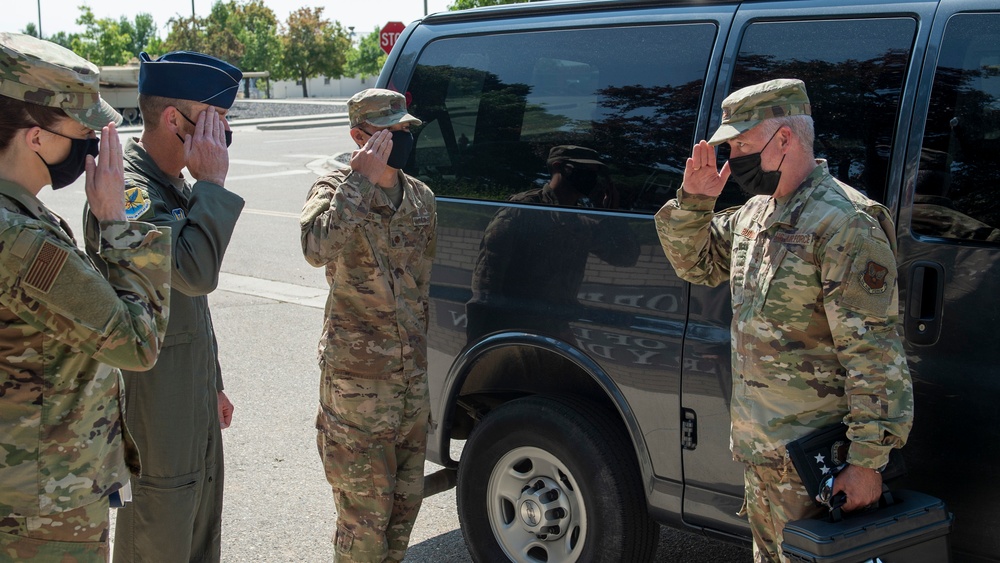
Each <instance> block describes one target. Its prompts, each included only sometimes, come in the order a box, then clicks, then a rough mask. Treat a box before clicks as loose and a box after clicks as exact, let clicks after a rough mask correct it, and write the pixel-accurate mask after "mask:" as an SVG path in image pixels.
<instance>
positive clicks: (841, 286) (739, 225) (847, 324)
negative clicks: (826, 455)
mask: <svg viewBox="0 0 1000 563" xmlns="http://www.w3.org/2000/svg"><path fill="white" fill-rule="evenodd" d="M734 95H735V94H734ZM803 96H804V92H803ZM728 100H729V98H727V101H728ZM724 106H725V102H724ZM747 129H748V128H747ZM720 130H721V128H720ZM744 130H746V129H744ZM730 138H731V137H730ZM713 139H714V138H713ZM817 164H818V165H817V166H816V168H815V169H814V170H813V171H812V173H811V174H810V175H809V176H808V177H807V178H806V179H805V181H804V182H803V183H802V184H801V185H800V186H799V187H798V188H796V189H795V191H794V192H792V193H791V194H790V195H788V196H785V197H783V198H780V199H776V198H772V197H770V196H756V197H753V198H751V199H750V200H749V201H748V202H747V203H746V204H744V205H743V206H742V207H738V208H732V209H727V210H725V211H722V212H720V213H714V212H713V209H714V207H715V202H716V198H713V197H707V196H702V195H694V194H688V193H685V192H684V191H683V187H682V188H681V189H679V190H678V191H677V199H673V200H671V201H668V202H667V203H666V205H664V206H663V208H662V209H660V211H659V212H657V214H656V226H657V232H658V234H659V237H660V241H661V243H662V245H663V249H664V251H665V253H666V255H667V258H668V259H669V260H670V263H671V264H672V265H673V266H674V268H675V269H676V270H677V273H678V275H679V276H680V277H681V278H683V279H685V280H687V281H690V282H692V283H699V284H704V285H710V286H716V285H719V284H721V283H724V282H726V281H729V282H730V284H731V292H732V302H733V324H732V343H733V346H732V366H733V399H732V404H731V414H732V435H731V443H730V445H731V448H732V451H733V456H734V458H735V459H736V460H738V461H742V462H744V463H746V464H748V465H749V466H750V467H749V468H748V473H747V474H748V478H747V491H748V493H747V494H748V499H747V500H748V504H747V509H748V511H749V514H750V519H751V527H752V529H753V530H754V533H755V540H757V541H755V548H759V549H761V550H766V551H768V552H767V553H766V555H764V554H761V555H759V556H758V557H764V556H766V557H767V558H768V559H769V560H777V559H778V557H779V554H778V552H777V551H776V550H775V551H771V550H772V549H774V547H775V546H778V545H780V541H781V535H780V531H781V529H782V528H783V526H784V520H783V519H782V518H783V513H785V512H788V513H798V512H796V511H798V510H804V511H806V512H809V511H810V510H811V508H810V505H811V502H812V501H811V500H809V499H807V498H801V497H802V494H801V493H802V492H804V491H799V490H798V489H795V488H794V487H793V485H792V478H791V475H793V474H794V473H795V471H794V468H792V467H791V466H790V463H789V462H788V459H787V455H786V451H785V445H786V444H787V443H788V442H790V441H792V440H795V439H798V438H801V437H803V436H805V435H807V434H809V433H810V432H812V431H814V430H816V429H819V428H821V427H824V426H827V425H830V424H833V423H836V422H843V423H845V424H847V425H848V430H847V436H848V438H850V440H851V446H850V449H849V452H848V457H847V461H848V463H850V464H852V465H858V466H861V467H866V468H870V469H880V468H882V467H884V466H885V464H886V463H887V462H888V457H889V451H890V450H891V449H892V448H898V447H902V446H903V444H904V443H905V441H906V438H907V436H908V435H909V431H910V426H911V424H912V417H913V392H912V386H911V382H910V374H909V369H908V368H907V365H906V356H905V354H904V351H903V346H902V341H901V339H900V336H899V333H898V311H899V304H898V292H897V280H896V261H895V250H896V246H895V244H896V243H895V234H894V233H895V231H894V228H893V225H892V221H891V219H890V217H889V212H888V210H887V209H886V208H885V207H883V206H882V205H880V204H878V203H876V202H874V201H871V200H870V199H868V198H866V197H865V196H863V195H862V194H861V193H860V192H858V191H857V190H855V189H853V188H851V187H850V186H848V185H846V184H843V183H841V182H839V181H838V180H836V179H835V178H833V177H832V176H831V175H830V173H829V171H828V169H827V165H826V162H825V161H822V160H820V161H817ZM762 468H771V469H778V471H770V472H768V471H765V470H764V469H762ZM754 475H755V476H754ZM768 477H772V478H774V479H776V480H774V481H771V482H768V481H767V479H768ZM785 477H788V478H787V479H786V478H785ZM794 482H799V480H798V476H797V475H795V476H794ZM755 483H756V484H757V485H759V484H760V483H764V484H765V487H764V488H765V489H770V488H779V489H781V490H783V491H784V492H787V493H788V497H786V498H787V499H791V498H800V499H801V500H804V501H805V505H803V506H800V507H795V508H793V507H790V506H783V507H782V510H780V511H776V510H775V507H773V506H772V507H770V508H767V506H766V505H764V504H761V503H755V502H750V501H751V498H749V497H750V495H756V496H757V497H758V498H760V497H762V496H764V495H763V493H762V491H761V490H758V491H757V492H756V493H753V492H752V491H751V489H752V488H753V487H754V486H755ZM755 509H756V510H755ZM755 519H757V521H755ZM767 529H770V530H772V531H773V534H770V535H767V536H763V537H759V536H757V534H758V533H759V532H760V531H761V530H767Z"/></svg>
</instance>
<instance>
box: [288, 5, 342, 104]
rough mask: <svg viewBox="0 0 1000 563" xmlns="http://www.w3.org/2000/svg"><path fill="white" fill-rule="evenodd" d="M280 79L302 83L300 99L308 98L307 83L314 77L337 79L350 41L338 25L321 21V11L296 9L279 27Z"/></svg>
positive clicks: (322, 19)
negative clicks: (289, 79) (280, 31)
mask: <svg viewBox="0 0 1000 563" xmlns="http://www.w3.org/2000/svg"><path fill="white" fill-rule="evenodd" d="M281 45H282V57H281V65H279V67H278V69H277V75H278V77H279V78H293V79H296V80H300V81H301V82H302V96H303V97H309V91H308V88H307V86H306V82H307V80H308V79H309V78H310V77H313V76H328V77H331V78H340V77H341V76H342V75H343V73H344V65H345V63H346V61H347V53H348V51H349V50H350V48H351V40H350V38H349V36H348V34H347V30H346V29H344V27H343V26H341V25H340V22H331V21H330V20H328V19H326V18H324V17H323V8H299V9H298V10H296V11H294V12H292V13H291V14H289V15H288V21H287V22H286V24H285V25H284V26H283V27H282V34H281Z"/></svg>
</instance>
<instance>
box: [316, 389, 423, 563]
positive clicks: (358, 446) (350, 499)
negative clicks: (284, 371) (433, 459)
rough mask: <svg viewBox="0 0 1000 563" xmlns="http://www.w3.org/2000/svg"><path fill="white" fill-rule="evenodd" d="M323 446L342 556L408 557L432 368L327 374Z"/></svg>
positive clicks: (363, 561) (343, 561)
mask: <svg viewBox="0 0 1000 563" xmlns="http://www.w3.org/2000/svg"><path fill="white" fill-rule="evenodd" d="M322 381H323V383H322V394H323V395H322V397H321V401H320V402H321V407H320V409H319V414H318V415H317V417H316V427H317V429H318V430H319V432H318V433H317V437H316V440H317V446H318V448H319V454H320V458H321V459H322V460H323V467H324V468H325V470H326V478H327V481H329V482H330V485H331V486H332V487H333V495H334V503H335V504H336V506H337V529H336V532H335V533H334V537H333V542H334V546H335V554H336V555H335V558H334V560H335V561H337V562H338V563H382V562H383V561H386V562H393V561H402V560H403V556H404V555H405V554H406V546H407V544H408V543H409V541H410V531H411V530H412V529H413V524H414V522H416V520H417V513H418V512H419V511H420V504H421V500H422V495H423V487H424V454H425V451H426V449H427V416H428V412H429V409H430V404H429V402H428V396H427V375H426V374H425V373H422V374H420V375H416V376H414V377H412V378H409V379H407V380H402V381H398V380H390V381H381V380H371V379H354V378H351V377H348V376H345V375H344V374H340V373H336V372H333V371H331V370H324V372H323V374H322Z"/></svg>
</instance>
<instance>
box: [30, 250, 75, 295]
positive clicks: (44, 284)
mask: <svg viewBox="0 0 1000 563" xmlns="http://www.w3.org/2000/svg"><path fill="white" fill-rule="evenodd" d="M68 255H69V252H68V251H67V250H65V249H63V248H59V247H58V246H56V245H54V244H52V243H51V242H49V241H45V242H43V243H42V248H41V249H40V250H39V251H38V254H36V255H35V259H34V260H33V261H32V262H31V266H29V267H28V273H27V274H26V275H25V276H24V280H23V283H24V284H25V285H28V286H31V287H33V288H35V289H37V290H38V291H41V292H42V293H48V292H49V290H50V289H52V284H53V283H55V281H56V278H58V277H59V272H61V271H62V268H63V265H64V264H66V257H67V256H68Z"/></svg>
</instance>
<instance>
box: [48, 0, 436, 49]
mask: <svg viewBox="0 0 1000 563" xmlns="http://www.w3.org/2000/svg"><path fill="white" fill-rule="evenodd" d="M425 1H426V0H425ZM425 10H426V8H425ZM38 38H39V39H41V38H42V0H38Z"/></svg>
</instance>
